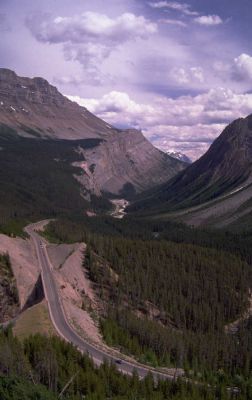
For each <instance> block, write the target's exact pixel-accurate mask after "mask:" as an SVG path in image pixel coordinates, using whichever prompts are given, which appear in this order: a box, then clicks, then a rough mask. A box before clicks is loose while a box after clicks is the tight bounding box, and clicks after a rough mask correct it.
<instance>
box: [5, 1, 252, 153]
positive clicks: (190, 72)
mask: <svg viewBox="0 0 252 400" xmlns="http://www.w3.org/2000/svg"><path fill="white" fill-rule="evenodd" d="M251 15H252V2H251V0H241V1H239V2H238V1H237V0H222V1H217V0H201V1H200V0H191V1H188V2H186V1H185V2H179V1H168V0H160V1H159V0H149V1H143V0H106V1H104V0H103V1H101V0H92V1H91V0H74V1H70V0H44V1H43V2H41V1H38V0H22V1H20V0H6V1H5V0H0V30H1V42H0V55H1V57H0V61H1V67H6V68H11V69H13V70H15V71H16V72H17V73H18V74H19V75H24V76H30V77H33V76H43V77H44V78H46V79H48V80H49V81H50V83H52V84H53V85H55V86H57V87H58V88H59V90H60V91H61V92H62V93H64V94H65V95H67V96H69V97H70V98H71V99H73V100H74V101H78V102H79V103H80V104H82V105H85V106H86V107H87V108H89V109H90V111H92V112H94V113H95V114H97V115H99V116H100V117H102V118H104V119H105V120H107V121H108V122H110V123H113V124H114V125H117V126H123V127H127V126H134V127H136V128H139V129H142V130H143V132H144V134H145V135H146V137H147V138H149V139H150V140H151V141H152V142H153V144H154V145H156V146H157V147H160V148H161V149H164V150H165V149H175V150H180V151H182V152H184V153H186V154H187V155H189V156H190V157H191V158H193V159H196V158H198V157H199V156H200V155H201V154H202V153H204V152H205V151H206V150H207V148H208V147H209V145H210V144H211V142H212V141H213V140H214V138H215V137H216V136H217V135H218V134H219V133H220V132H221V131H222V129H223V128H224V126H225V125H226V124H227V123H229V122H230V121H232V120H233V119H235V118H238V117H243V116H246V115H247V114H250V113H252V48H251V37H252V24H251Z"/></svg>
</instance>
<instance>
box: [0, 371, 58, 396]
mask: <svg viewBox="0 0 252 400" xmlns="http://www.w3.org/2000/svg"><path fill="white" fill-rule="evenodd" d="M0 399H1V400H35V399H36V400H56V399H57V397H56V396H55V395H54V394H53V393H51V392H49V391H48V390H47V389H46V388H45V387H44V386H42V385H34V384H33V383H32V382H29V381H27V380H24V379H20V378H14V377H11V378H7V377H1V376H0Z"/></svg>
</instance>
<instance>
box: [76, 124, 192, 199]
mask: <svg viewBox="0 0 252 400" xmlns="http://www.w3.org/2000/svg"><path fill="white" fill-rule="evenodd" d="M80 152H81V154H83V156H84V158H85V161H84V162H77V163H75V165H76V166H79V167H81V168H82V170H83V174H82V175H81V176H79V178H78V179H79V180H80V182H81V183H82V184H83V185H84V186H85V187H88V186H90V185H91V187H92V190H93V192H94V193H95V194H100V193H101V192H108V193H112V194H116V195H122V196H132V195H134V194H135V193H139V192H141V191H143V190H147V189H149V188H150V187H154V186H157V185H159V184H161V183H163V182H164V181H167V180H168V179H170V178H171V177H172V176H174V175H175V174H176V173H177V172H178V171H179V170H181V169H182V168H184V166H185V164H183V163H181V162H180V161H178V160H174V159H172V158H170V157H169V156H167V155H166V154H164V153H162V152H161V151H159V150H157V149H156V148H155V147H153V146H152V145H151V143H150V142H148V141H147V140H146V139H145V137H144V136H143V135H142V134H141V133H140V132H138V131H136V130H133V129H132V130H127V131H123V132H120V133H119V132H117V133H112V134H111V135H110V137H109V139H107V140H105V141H102V142H101V143H100V144H99V146H97V147H96V148H93V149H86V150H85V149H81V150H80Z"/></svg>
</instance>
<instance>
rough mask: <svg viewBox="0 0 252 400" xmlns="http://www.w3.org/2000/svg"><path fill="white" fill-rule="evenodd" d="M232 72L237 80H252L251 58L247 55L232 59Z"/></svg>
mask: <svg viewBox="0 0 252 400" xmlns="http://www.w3.org/2000/svg"><path fill="white" fill-rule="evenodd" d="M234 72H235V75H236V78H238V79H239V80H249V81H251V80H252V57H251V56H249V55H248V54H245V53H243V54H241V55H240V56H239V57H237V58H235V59H234Z"/></svg>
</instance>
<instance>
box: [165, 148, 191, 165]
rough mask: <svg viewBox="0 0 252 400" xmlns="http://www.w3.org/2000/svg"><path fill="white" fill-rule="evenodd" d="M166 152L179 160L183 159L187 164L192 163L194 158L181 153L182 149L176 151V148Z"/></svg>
mask: <svg viewBox="0 0 252 400" xmlns="http://www.w3.org/2000/svg"><path fill="white" fill-rule="evenodd" d="M166 154H168V155H169V156H170V157H172V158H175V159H177V160H180V161H183V162H185V163H187V164H191V163H192V160H191V159H190V158H189V157H188V156H187V155H186V154H183V153H180V151H175V150H167V151H166Z"/></svg>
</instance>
